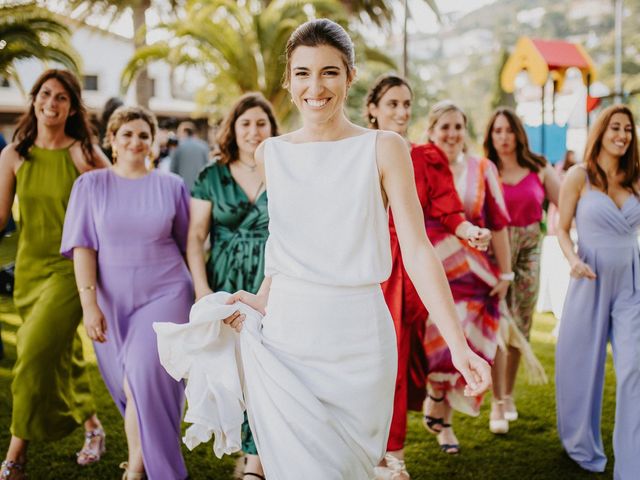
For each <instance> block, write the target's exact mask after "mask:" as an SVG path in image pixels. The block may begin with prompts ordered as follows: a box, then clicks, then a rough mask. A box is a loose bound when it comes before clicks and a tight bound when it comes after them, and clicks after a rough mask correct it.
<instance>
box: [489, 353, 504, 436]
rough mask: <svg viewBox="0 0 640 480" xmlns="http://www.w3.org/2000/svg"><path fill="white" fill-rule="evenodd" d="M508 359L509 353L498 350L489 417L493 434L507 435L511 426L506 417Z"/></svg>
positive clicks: (493, 374)
mask: <svg viewBox="0 0 640 480" xmlns="http://www.w3.org/2000/svg"><path fill="white" fill-rule="evenodd" d="M507 358H508V353H507V352H505V351H503V350H501V349H499V348H498V350H497V351H496V356H495V358H494V359H493V366H492V367H491V378H492V380H493V385H492V391H493V399H492V400H491V413H490V415H489V430H491V432H493V433H507V432H508V431H509V424H508V423H507V421H506V419H505V416H504V414H505V400H504V398H505V384H506V367H507Z"/></svg>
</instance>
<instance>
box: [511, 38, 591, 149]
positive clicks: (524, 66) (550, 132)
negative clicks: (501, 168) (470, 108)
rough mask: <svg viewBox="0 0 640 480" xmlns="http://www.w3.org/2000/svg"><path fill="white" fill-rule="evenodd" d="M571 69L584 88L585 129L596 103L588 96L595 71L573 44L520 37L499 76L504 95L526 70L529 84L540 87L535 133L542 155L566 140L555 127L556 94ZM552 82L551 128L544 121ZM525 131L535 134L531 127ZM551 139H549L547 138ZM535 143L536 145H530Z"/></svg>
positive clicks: (561, 128) (588, 59) (577, 45)
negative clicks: (538, 126) (579, 77)
mask: <svg viewBox="0 0 640 480" xmlns="http://www.w3.org/2000/svg"><path fill="white" fill-rule="evenodd" d="M570 68H575V69H578V70H579V71H580V73H581V74H582V79H583V82H584V84H585V85H586V88H587V95H586V101H585V111H586V113H587V116H586V118H587V128H588V127H589V112H591V111H592V110H593V109H594V108H595V107H596V106H597V105H598V103H599V99H598V98H594V97H591V96H590V95H589V89H590V87H591V85H592V83H593V82H594V81H595V80H596V69H595V66H594V63H593V60H592V59H591V57H590V56H589V54H588V53H587V52H586V51H585V49H584V48H583V47H582V46H581V45H579V44H576V43H571V42H566V41H563V40H542V39H532V38H529V37H521V38H520V39H519V40H518V42H517V43H516V46H515V48H514V50H513V53H512V54H511V55H510V56H509V58H508V59H507V61H506V63H505V65H504V67H503V69H502V72H501V74H500V85H501V87H502V89H503V90H504V91H505V92H508V93H512V92H514V91H515V89H516V77H517V76H518V75H519V74H520V73H521V72H522V71H526V72H527V74H528V77H529V80H530V81H531V83H532V84H533V85H537V86H539V87H540V88H541V91H542V95H541V113H542V115H541V118H542V122H541V127H540V131H539V142H538V144H539V148H536V150H538V151H540V152H541V153H543V154H546V153H548V152H549V149H550V147H551V144H552V143H553V144H554V145H557V143H558V142H561V141H562V138H565V137H566V129H565V128H564V127H558V128H556V127H557V126H556V94H557V92H559V91H560V90H562V86H563V84H564V82H565V79H566V76H567V70H568V69H570ZM549 81H551V82H552V94H551V95H552V98H551V126H548V125H547V124H546V122H545V119H546V113H547V112H546V111H545V86H546V85H547V84H548V82H549ZM528 131H529V132H532V131H536V130H535V129H534V128H533V127H532V128H531V129H528ZM551 136H553V138H551ZM532 143H533V144H535V143H536V142H535V141H534V142H532Z"/></svg>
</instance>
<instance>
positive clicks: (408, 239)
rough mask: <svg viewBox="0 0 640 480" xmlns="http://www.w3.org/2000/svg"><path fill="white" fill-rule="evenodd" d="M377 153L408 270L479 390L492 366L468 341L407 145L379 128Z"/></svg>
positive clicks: (472, 387)
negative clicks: (430, 231) (433, 241)
mask: <svg viewBox="0 0 640 480" xmlns="http://www.w3.org/2000/svg"><path fill="white" fill-rule="evenodd" d="M377 152H378V157H377V158H378V167H379V170H380V174H381V181H382V187H383V189H384V192H385V194H386V196H387V199H388V201H389V205H390V207H391V210H392V211H393V217H394V222H395V227H396V231H397V233H398V240H399V243H400V249H401V251H402V258H403V259H404V265H405V269H406V270H407V273H408V274H409V277H410V278H411V281H412V282H413V284H414V286H415V287H416V290H417V292H418V295H419V296H420V299H421V300H422V302H423V303H424V305H425V306H426V307H427V309H428V310H429V315H430V316H431V318H432V319H433V321H434V323H435V324H436V325H437V327H438V329H439V330H440V333H441V335H442V336H443V338H444V339H445V341H446V342H447V345H448V346H449V349H450V350H451V355H452V359H453V362H454V365H455V366H456V368H457V369H458V370H459V371H460V373H461V374H462V375H463V376H464V378H465V380H466V381H467V384H468V385H467V386H468V389H467V394H470V395H477V394H480V393H481V392H484V391H485V390H486V389H487V388H488V387H489V385H490V383H491V374H490V369H489V366H488V364H487V363H486V362H485V361H484V360H482V359H481V358H480V357H478V356H477V355H476V354H475V353H473V352H472V351H471V349H470V348H469V346H468V344H467V341H466V339H465V336H464V333H463V331H462V327H461V325H460V321H459V319H458V315H457V313H456V310H455V305H454V303H453V297H452V296H451V290H450V288H449V284H448V282H447V278H446V276H445V273H444V269H443V268H442V264H441V263H440V260H439V259H438V257H437V255H436V253H435V250H434V248H433V246H432V245H431V242H430V241H429V239H428V238H427V235H426V229H425V225H424V219H423V215H422V210H421V209H420V203H419V200H418V195H417V192H416V186H415V181H414V178H413V168H412V165H411V159H410V156H409V151H408V149H407V146H406V143H405V141H404V140H403V139H402V138H401V137H400V136H399V135H396V134H393V133H390V132H380V133H379V134H378V148H377Z"/></svg>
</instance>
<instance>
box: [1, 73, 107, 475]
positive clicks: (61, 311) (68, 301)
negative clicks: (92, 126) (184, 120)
mask: <svg viewBox="0 0 640 480" xmlns="http://www.w3.org/2000/svg"><path fill="white" fill-rule="evenodd" d="M30 96H31V102H30V105H29V108H28V111H27V112H26V113H25V114H24V115H23V117H22V118H21V119H20V122H19V123H18V126H17V128H16V133H15V135H14V142H13V143H11V145H9V146H8V147H6V148H5V149H4V150H3V151H2V154H1V155H0V229H1V228H3V227H4V224H5V222H6V220H7V218H8V215H9V212H10V210H11V206H12V204H13V200H14V193H15V194H17V196H18V198H19V200H20V202H19V209H20V230H21V233H20V239H19V244H18V253H17V257H16V269H15V290H14V304H15V306H16V309H17V310H18V313H19V314H20V317H21V318H22V321H23V323H22V325H21V326H20V329H19V331H18V336H17V351H18V357H17V360H16V364H15V367H14V370H13V384H12V393H13V412H12V419H11V434H12V437H11V443H10V444H9V449H8V451H7V456H6V460H5V461H4V462H3V464H2V473H1V474H0V476H1V477H2V478H3V479H5V478H7V479H20V478H24V475H25V474H24V471H25V464H26V460H27V444H28V442H29V441H31V440H57V439H60V438H62V437H64V436H66V435H67V434H69V433H70V432H71V431H73V430H74V429H75V428H76V427H77V426H78V425H79V424H82V423H83V422H84V426H85V430H86V437H85V443H84V446H83V448H82V450H80V452H78V457H77V461H78V463H79V464H81V465H88V464H91V463H94V462H96V461H98V460H100V455H101V454H102V453H103V452H104V438H105V433H104V431H103V430H102V426H101V424H100V422H99V420H98V418H97V417H96V415H95V406H94V404H93V401H92V398H91V394H90V391H89V379H88V377H87V375H86V373H85V367H84V362H83V361H82V347H81V343H80V338H79V337H78V334H77V327H78V324H79V323H80V319H81V317H82V310H81V306H80V301H79V298H78V292H77V290H76V287H75V284H74V281H73V264H72V263H71V262H70V261H69V260H67V259H64V258H62V257H61V256H60V254H59V252H58V249H59V247H60V239H61V235H62V225H63V220H64V215H65V211H66V208H67V203H68V201H69V194H70V192H71V187H72V185H73V182H74V181H75V179H76V178H77V177H78V176H79V175H80V173H82V172H86V171H88V170H91V169H93V168H96V167H103V166H105V165H106V164H107V161H106V159H105V158H104V156H103V155H102V152H100V150H99V149H98V148H97V146H96V145H92V143H91V135H90V130H89V124H88V122H87V116H86V111H85V108H84V105H83V103H82V99H81V97H80V85H79V83H78V80H77V79H76V78H75V76H74V75H73V74H72V73H70V72H68V71H65V70H47V71H45V72H44V73H43V74H42V75H41V76H40V77H39V78H38V80H37V81H36V83H35V85H34V86H33V88H32V89H31V92H30Z"/></svg>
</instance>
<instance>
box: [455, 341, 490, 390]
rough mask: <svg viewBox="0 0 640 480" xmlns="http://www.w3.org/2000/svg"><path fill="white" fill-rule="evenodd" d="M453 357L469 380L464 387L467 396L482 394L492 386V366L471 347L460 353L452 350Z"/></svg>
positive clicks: (457, 366)
mask: <svg viewBox="0 0 640 480" xmlns="http://www.w3.org/2000/svg"><path fill="white" fill-rule="evenodd" d="M451 359H452V361H453V365H454V367H456V369H457V370H458V371H459V372H460V373H461V374H462V376H463V377H464V379H465V381H466V382H467V385H466V386H465V387H464V394H465V395H466V396H467V397H476V396H478V395H481V394H483V393H484V392H485V391H486V390H487V389H488V388H489V387H490V386H491V367H490V366H489V364H488V363H487V362H485V361H484V360H483V359H482V358H480V357H479V356H478V355H476V354H475V353H474V352H473V350H471V349H470V348H469V347H467V348H466V349H464V350H463V351H462V352H460V353H459V354H454V353H453V352H451Z"/></svg>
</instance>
